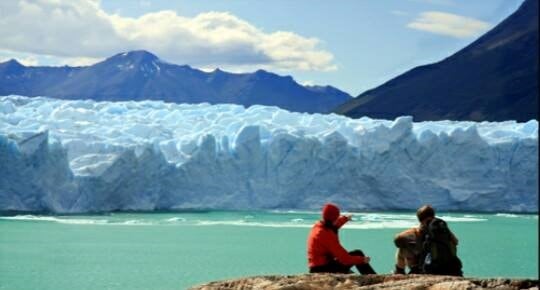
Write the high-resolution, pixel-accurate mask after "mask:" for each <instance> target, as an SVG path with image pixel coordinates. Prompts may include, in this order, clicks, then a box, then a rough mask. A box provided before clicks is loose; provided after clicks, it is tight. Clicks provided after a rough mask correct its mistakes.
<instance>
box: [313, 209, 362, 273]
mask: <svg viewBox="0 0 540 290" xmlns="http://www.w3.org/2000/svg"><path fill="white" fill-rule="evenodd" d="M348 221H349V219H348V218H347V217H346V216H340V217H339V218H338V219H337V220H336V222H335V223H334V226H335V227H336V228H338V229H339V228H340V227H342V226H343V225H344V224H345V223H346V222H348ZM307 256H308V265H309V267H310V268H313V267H316V266H323V265H326V264H328V263H329V262H330V261H331V259H336V260H337V261H338V262H339V263H341V264H344V265H357V264H364V263H365V261H364V257H360V256H351V255H349V253H348V252H347V250H345V249H344V248H343V247H342V246H341V244H340V243H339V238H338V235H337V233H336V232H335V231H333V230H332V229H330V228H328V227H325V226H324V222H322V221H319V222H317V223H316V224H315V225H314V226H313V228H312V229H311V232H310V233H309V237H308V240H307Z"/></svg>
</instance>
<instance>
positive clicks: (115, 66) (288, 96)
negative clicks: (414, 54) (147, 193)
mask: <svg viewBox="0 0 540 290" xmlns="http://www.w3.org/2000/svg"><path fill="white" fill-rule="evenodd" d="M10 94H16V95H24V96H49V97H54V98H60V99H93V100H97V101H104V100H107V101H127V100H163V101H167V102H174V103H202V102H208V103H211V104H218V103H232V104H241V105H244V106H246V107H247V106H251V105H256V104H259V105H268V106H278V107H281V108H283V109H287V110H289V111H296V112H307V113H327V112H329V111H330V110H331V109H333V108H335V107H336V106H338V105H339V104H342V103H344V102H346V101H347V100H349V99H351V96H350V95H349V94H347V93H345V92H343V91H340V90H338V89H336V88H334V87H331V86H303V85H300V84H298V83H297V82H295V81H294V79H293V78H292V77H290V76H280V75H277V74H274V73H271V72H267V71H264V70H257V71H256V72H254V73H240V74H235V73H229V72H225V71H222V70H219V69H216V70H214V71H212V72H204V71H201V70H198V69H195V68H192V67H190V66H188V65H175V64H171V63H168V62H165V61H162V60H160V59H159V58H158V57H157V56H155V55H154V54H152V53H150V52H148V51H144V50H139V51H130V52H126V53H120V54H117V55H114V56H112V57H110V58H107V59H106V60H104V61H102V62H99V63H96V64H94V65H91V66H84V67H69V66H63V67H29V66H24V65H22V64H20V63H19V62H17V61H16V60H13V59H12V60H10V61H7V62H4V63H0V95H10Z"/></svg>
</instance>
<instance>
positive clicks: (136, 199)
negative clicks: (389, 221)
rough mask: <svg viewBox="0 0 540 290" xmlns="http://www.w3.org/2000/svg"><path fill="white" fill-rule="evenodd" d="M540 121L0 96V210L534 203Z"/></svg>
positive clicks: (477, 207)
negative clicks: (391, 116)
mask: <svg viewBox="0 0 540 290" xmlns="http://www.w3.org/2000/svg"><path fill="white" fill-rule="evenodd" d="M537 168H538V122H537V121H536V120H531V121H529V122H526V123H517V122H515V121H506V122H482V123H475V122H456V121H437V122H419V123H415V122H413V120H412V118H411V117H407V116H404V117H400V118H397V119H395V120H393V121H392V120H375V119H370V118H361V119H350V118H347V117H343V116H338V115H334V114H330V115H321V114H303V113H291V112H288V111H285V110H282V109H279V108H276V107H265V106H252V107H249V108H244V107H242V106H238V105H228V104H224V105H209V104H195V105H192V104H173V103H164V102H160V101H139V102H135V101H132V102H95V101H90V100H88V101H86V100H83V101H81V100H78V101H65V100H57V99H51V98H45V97H37V98H28V97H22V96H4V97H0V210H2V211H6V210H21V211H51V212H58V213H79V212H93V211H110V210H155V209H194V208H195V209H200V208H205V209H212V208H219V209H248V208H249V209H277V208H280V209H296V208H301V209H317V208H319V207H320V206H321V204H323V203H324V202H327V201H332V202H335V203H338V204H340V205H341V206H342V207H344V208H348V209H355V210H387V209H415V208H417V207H418V206H419V205H421V204H425V203H429V204H432V205H434V206H435V207H437V208H438V209H440V210H466V211H469V210H470V211H512V212H523V211H536V210H537V209H538V171H537V170H538V169H537Z"/></svg>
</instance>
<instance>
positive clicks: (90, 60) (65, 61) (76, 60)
mask: <svg viewBox="0 0 540 290" xmlns="http://www.w3.org/2000/svg"><path fill="white" fill-rule="evenodd" d="M102 60H103V58H96V57H63V58H62V59H61V60H60V61H59V63H60V64H61V65H69V66H88V65H93V64H95V63H97V62H100V61H102Z"/></svg>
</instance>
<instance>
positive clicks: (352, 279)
mask: <svg viewBox="0 0 540 290" xmlns="http://www.w3.org/2000/svg"><path fill="white" fill-rule="evenodd" d="M538 287H539V282H538V280H528V279H504V278H496V279H480V278H478V279H477V278H462V277H451V276H434V275H365V276H360V275H354V274H351V275H345V274H305V275H295V276H257V277H249V278H242V279H237V280H227V281H217V282H210V283H207V284H204V285H199V286H195V287H193V288H191V289H192V290H218V289H246V290H247V289H257V290H259V289H260V290H278V289H279V290H285V289H287V290H303V289H305V290H308V289H320V290H323V289H324V290H326V289H336V290H339V289H415V290H424V289H425V290H445V289H508V290H510V289H538Z"/></svg>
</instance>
